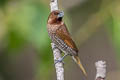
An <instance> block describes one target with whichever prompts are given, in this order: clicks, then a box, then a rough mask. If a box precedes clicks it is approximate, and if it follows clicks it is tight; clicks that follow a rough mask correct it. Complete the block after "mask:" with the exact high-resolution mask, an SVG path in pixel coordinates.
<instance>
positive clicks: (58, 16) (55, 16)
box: [48, 10, 64, 23]
mask: <svg viewBox="0 0 120 80" xmlns="http://www.w3.org/2000/svg"><path fill="white" fill-rule="evenodd" d="M63 16H64V12H63V11H59V10H56V11H53V12H51V13H50V15H49V18H48V23H57V22H61V21H62V18H63Z"/></svg>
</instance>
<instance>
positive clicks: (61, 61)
mask: <svg viewBox="0 0 120 80" xmlns="http://www.w3.org/2000/svg"><path fill="white" fill-rule="evenodd" d="M59 62H60V63H63V64H64V62H63V59H62V58H61V59H58V60H55V64H57V63H59Z"/></svg>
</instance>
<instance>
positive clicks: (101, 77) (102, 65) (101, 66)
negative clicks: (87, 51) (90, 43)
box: [95, 61, 106, 80]
mask: <svg viewBox="0 0 120 80" xmlns="http://www.w3.org/2000/svg"><path fill="white" fill-rule="evenodd" d="M95 66H96V69H97V73H96V78H95V80H105V77H106V62H105V61H98V62H96V63H95Z"/></svg>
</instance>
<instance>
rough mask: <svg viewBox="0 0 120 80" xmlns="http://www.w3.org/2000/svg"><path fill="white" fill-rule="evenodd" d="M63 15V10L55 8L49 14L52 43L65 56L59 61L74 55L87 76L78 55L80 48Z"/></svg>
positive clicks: (48, 24)
mask: <svg viewBox="0 0 120 80" xmlns="http://www.w3.org/2000/svg"><path fill="white" fill-rule="evenodd" d="M63 17H64V12H63V11H60V10H55V11H52V12H51V13H50V14H49V16H48V20H47V30H48V35H49V37H50V39H51V41H52V43H54V44H55V45H56V47H57V48H58V49H60V50H61V51H62V52H63V53H64V56H63V57H62V58H61V59H60V60H58V61H57V62H62V61H63V59H64V58H65V57H66V56H68V55H70V56H72V59H73V60H74V61H75V62H76V63H77V64H78V66H79V67H80V69H81V70H82V72H83V74H84V75H85V76H87V73H86V71H85V69H84V67H83V65H82V63H81V61H80V58H79V57H78V48H77V47H76V44H75V42H74V41H73V40H72V38H71V35H70V33H69V31H68V29H67V27H66V25H65V23H64V21H63Z"/></svg>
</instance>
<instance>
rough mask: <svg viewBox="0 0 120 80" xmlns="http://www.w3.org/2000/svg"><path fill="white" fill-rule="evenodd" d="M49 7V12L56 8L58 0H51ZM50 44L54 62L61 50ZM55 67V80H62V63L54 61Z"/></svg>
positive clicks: (59, 55)
mask: <svg viewBox="0 0 120 80" xmlns="http://www.w3.org/2000/svg"><path fill="white" fill-rule="evenodd" d="M50 7H51V12H52V11H55V10H58V1H57V0H51V3H50ZM51 46H52V50H53V55H54V63H56V61H57V60H59V59H61V51H60V50H59V49H58V48H57V47H56V45H55V44H54V43H51ZM55 68H56V75H57V80H64V68H63V63H62V62H58V63H56V64H55Z"/></svg>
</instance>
